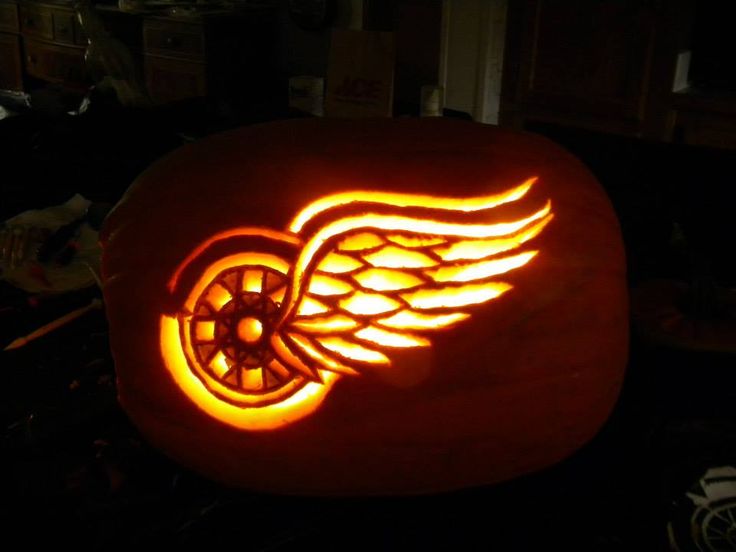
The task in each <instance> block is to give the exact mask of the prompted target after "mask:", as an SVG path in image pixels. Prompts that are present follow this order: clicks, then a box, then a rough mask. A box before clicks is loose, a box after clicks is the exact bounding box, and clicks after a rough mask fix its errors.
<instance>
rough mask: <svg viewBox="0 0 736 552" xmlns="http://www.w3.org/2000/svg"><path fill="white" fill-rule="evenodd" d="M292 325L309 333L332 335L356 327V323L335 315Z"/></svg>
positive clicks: (303, 320)
mask: <svg viewBox="0 0 736 552" xmlns="http://www.w3.org/2000/svg"><path fill="white" fill-rule="evenodd" d="M292 325H293V326H294V327H295V328H298V329H300V330H304V331H306V332H309V333H334V332H343V331H345V330H352V329H353V328H356V327H357V326H358V323H357V322H356V321H355V320H353V319H352V318H349V317H347V316H345V315H343V314H335V315H332V316H324V317H321V318H307V319H300V320H297V321H295V322H294V323H293V324H292Z"/></svg>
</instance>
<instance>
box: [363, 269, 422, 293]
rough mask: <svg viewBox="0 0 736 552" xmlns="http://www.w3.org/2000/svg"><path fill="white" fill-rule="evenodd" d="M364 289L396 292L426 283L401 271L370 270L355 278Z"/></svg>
mask: <svg viewBox="0 0 736 552" xmlns="http://www.w3.org/2000/svg"><path fill="white" fill-rule="evenodd" d="M353 278H354V279H355V281H356V282H358V283H359V284H360V285H361V286H362V287H364V288H367V289H372V290H374V291H395V290H397V289H409V288H413V287H416V286H418V285H421V284H423V283H424V281H423V280H422V279H421V278H419V277H417V276H415V275H414V274H411V273H410V272H403V271H401V270H392V269H389V268H368V269H366V270H363V271H361V272H358V273H357V274H355V275H354V276H353Z"/></svg>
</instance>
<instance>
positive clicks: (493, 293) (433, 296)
mask: <svg viewBox="0 0 736 552" xmlns="http://www.w3.org/2000/svg"><path fill="white" fill-rule="evenodd" d="M510 289H511V286H510V285H509V284H507V283H505V282H489V283H486V284H469V285H466V286H460V287H446V288H440V289H420V290H418V291H414V292H408V293H402V294H401V297H402V298H403V299H404V300H405V301H406V302H407V303H409V304H410V305H411V306H412V307H414V308H417V309H437V308H450V307H464V306H466V305H477V304H478V303H484V302H486V301H488V300H489V299H495V298H496V297H498V296H499V295H501V294H502V293H505V292H507V291H508V290H510Z"/></svg>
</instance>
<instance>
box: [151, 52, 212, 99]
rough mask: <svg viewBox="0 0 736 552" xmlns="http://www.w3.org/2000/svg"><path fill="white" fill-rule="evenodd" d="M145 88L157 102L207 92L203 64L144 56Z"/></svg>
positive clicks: (201, 94) (197, 95)
mask: <svg viewBox="0 0 736 552" xmlns="http://www.w3.org/2000/svg"><path fill="white" fill-rule="evenodd" d="M144 64H145V73H146V88H147V89H148V93H149V95H150V96H151V98H152V99H153V100H154V101H155V102H158V103H165V102H171V101H176V100H184V99H187V98H197V97H201V96H204V95H206V94H207V74H206V70H205V65H204V64H203V63H198V62H196V61H183V60H178V59H167V58H160V57H156V56H146V59H145V62H144Z"/></svg>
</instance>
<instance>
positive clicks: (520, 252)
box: [280, 179, 554, 377]
mask: <svg viewBox="0 0 736 552" xmlns="http://www.w3.org/2000/svg"><path fill="white" fill-rule="evenodd" d="M533 183H534V179H530V180H528V181H526V182H524V183H523V184H522V185H520V186H517V187H516V188H513V189H512V190H509V191H507V192H505V193H504V194H498V195H495V196H488V197H481V198H469V199H465V200H458V199H456V198H438V197H429V196H420V195H418V196H412V195H409V194H388V193H385V194H384V193H381V194H375V193H370V192H352V193H344V194H337V195H335V196H328V197H327V198H322V199H320V200H318V201H317V202H315V203H314V204H312V205H310V206H308V207H307V208H306V209H304V210H303V211H302V212H301V213H300V214H299V215H297V217H295V219H294V222H293V223H292V225H291V227H290V228H291V229H292V231H294V230H296V231H299V232H304V229H305V228H307V227H308V226H309V224H310V222H311V221H312V220H313V219H315V218H318V217H319V216H321V218H322V221H321V224H320V225H319V226H317V227H316V228H314V229H312V230H311V235H310V236H309V237H308V238H307V239H305V241H304V246H303V248H302V251H301V253H300V255H299V256H298V258H297V260H296V262H295V265H294V267H293V272H292V285H291V287H290V289H289V292H288V293H287V296H286V297H285V302H284V305H283V306H282V308H283V315H282V320H281V323H280V329H281V334H282V338H283V339H284V340H285V341H286V343H287V346H288V347H289V348H290V349H291V350H292V351H293V352H295V353H296V355H297V356H299V357H300V358H301V359H302V360H303V361H304V362H305V363H307V364H309V363H316V365H317V366H319V367H320V368H322V369H325V370H330V371H334V372H338V373H343V374H356V373H359V372H360V370H361V368H365V367H366V366H369V365H380V366H388V365H390V364H391V351H392V350H395V349H403V348H412V347H428V346H430V345H431V334H432V332H436V331H438V330H441V329H446V328H450V327H453V326H455V325H457V324H459V323H460V322H462V321H463V320H466V319H467V318H469V317H470V315H471V314H470V311H471V309H472V308H473V307H476V306H478V305H481V304H483V303H486V302H489V301H492V300H494V299H496V298H498V297H500V296H501V295H503V294H504V293H506V292H507V291H509V290H510V289H512V287H513V286H512V284H511V283H509V281H507V280H508V278H507V277H508V276H510V273H511V272H512V271H513V270H515V269H517V268H520V267H522V266H524V265H526V264H527V263H529V262H530V261H531V260H532V259H533V258H534V257H535V256H536V255H537V254H538V250H536V249H533V248H527V247H526V245H525V244H526V243H527V242H528V241H530V240H532V239H533V238H534V237H535V236H537V235H538V234H539V233H540V232H541V231H542V230H543V229H544V227H545V226H546V225H547V224H549V222H550V221H551V220H552V218H553V216H554V215H553V214H552V209H551V202H549V201H547V203H546V204H545V205H543V206H541V207H540V208H539V209H537V210H536V211H533V212H531V213H529V214H528V215H526V216H523V217H521V218H518V219H516V220H512V221H503V222H492V223H483V222H472V223H467V222H466V223H463V222H459V221H458V217H457V214H458V213H464V214H467V213H470V212H472V213H474V217H473V218H474V220H475V221H479V220H480V221H482V220H483V219H484V218H485V219H486V220H488V218H491V220H493V217H490V214H491V212H492V211H494V210H496V209H497V208H498V207H499V206H500V205H503V204H506V203H511V202H514V201H517V200H518V199H520V198H522V197H524V195H525V194H526V193H527V192H528V190H529V189H530V188H531V186H532V185H533ZM346 206H349V207H350V208H349V214H348V215H347V216H336V217H334V218H333V217H330V216H329V215H330V214H331V211H332V212H334V213H340V212H341V210H344V209H345V207H346ZM412 209H415V211H414V212H412V211H411V210H412ZM325 214H326V215H327V217H326V218H325V216H324V215H325ZM496 218H497V217H496ZM316 373H317V371H315V374H314V375H315V377H316Z"/></svg>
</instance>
